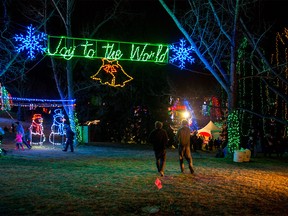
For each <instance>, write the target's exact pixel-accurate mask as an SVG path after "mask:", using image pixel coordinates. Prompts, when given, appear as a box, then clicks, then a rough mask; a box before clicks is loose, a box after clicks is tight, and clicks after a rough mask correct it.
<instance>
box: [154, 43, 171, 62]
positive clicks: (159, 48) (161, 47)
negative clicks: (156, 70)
mask: <svg viewBox="0 0 288 216" xmlns="http://www.w3.org/2000/svg"><path fill="white" fill-rule="evenodd" d="M162 49H163V46H162V45H159V47H158V50H157V55H156V58H155V60H156V62H164V60H165V57H167V54H168V51H169V48H168V47H167V49H166V51H165V53H163V54H161V51H162ZM160 54H161V55H160Z"/></svg>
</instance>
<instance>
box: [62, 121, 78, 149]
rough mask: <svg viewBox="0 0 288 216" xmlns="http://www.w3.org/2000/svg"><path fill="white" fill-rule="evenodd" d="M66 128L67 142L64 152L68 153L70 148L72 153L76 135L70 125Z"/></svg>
mask: <svg viewBox="0 0 288 216" xmlns="http://www.w3.org/2000/svg"><path fill="white" fill-rule="evenodd" d="M65 128H66V142H65V148H64V149H63V150H62V151H65V152H66V151H67V150H68V148H69V146H70V150H71V152H74V146H73V142H74V136H75V133H74V132H73V131H72V129H71V127H70V125H66V126H65Z"/></svg>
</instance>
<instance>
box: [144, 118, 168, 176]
mask: <svg viewBox="0 0 288 216" xmlns="http://www.w3.org/2000/svg"><path fill="white" fill-rule="evenodd" d="M162 127H163V123H162V122H160V121H156V122H155V128H154V129H153V130H152V131H151V133H150V134H149V137H148V141H149V142H150V143H151V144H152V145H153V150H154V153H155V159H156V167H157V170H158V172H159V173H160V175H161V176H164V169H165V165H166V145H167V144H168V135H167V132H166V130H164V129H163V128H162Z"/></svg>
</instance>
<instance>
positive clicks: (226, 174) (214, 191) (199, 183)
mask: <svg viewBox="0 0 288 216" xmlns="http://www.w3.org/2000/svg"><path fill="white" fill-rule="evenodd" d="M151 149H152V148H150V147H147V146H137V147H135V146H133V147H131V148H129V145H123V146H122V145H121V146H120V145H119V146H117V145H116V144H114V145H111V146H109V145H108V144H103V145H101V144H99V145H95V146H80V147H78V148H76V150H75V152H74V153H70V152H62V151H61V149H60V148H58V149H57V148H56V149H49V150H48V151H45V149H44V150H43V147H35V148H32V150H25V151H22V152H20V151H18V152H16V151H15V150H11V151H10V152H9V153H8V154H7V155H6V156H1V157H0V170H1V171H0V172H1V174H0V184H1V187H0V194H1V202H0V215H3V216H8V215H13V216H15V215H189V216H191V215H227V216H228V215H229V216H230V215H241V216H247V215H279V216H280V215H281V216H284V215H288V211H287V209H288V168H287V161H288V160H287V158H284V159H282V160H280V159H275V158H274V159H266V158H263V157H260V158H255V159H252V160H251V161H250V162H245V163H236V162H233V160H232V159H231V158H230V159H227V158H215V157H214V154H213V155H211V154H210V155H209V154H206V153H203V152H200V153H193V163H194V167H195V174H193V175H191V174H189V169H188V167H187V165H186V164H185V165H186V168H187V170H186V173H185V174H181V173H180V167H179V163H178V157H177V150H176V149H169V150H168V153H167V166H166V171H165V176H164V177H160V175H159V174H158V173H157V172H156V166H155V162H154V154H153V152H152V150H151ZM286 157H287V156H286ZM157 178H159V180H160V181H161V184H162V188H161V189H158V187H157V186H156V185H155V181H156V179H157Z"/></svg>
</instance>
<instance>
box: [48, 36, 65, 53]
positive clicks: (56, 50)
mask: <svg viewBox="0 0 288 216" xmlns="http://www.w3.org/2000/svg"><path fill="white" fill-rule="evenodd" d="M62 40H63V38H61V39H60V41H59V43H58V45H57V47H56V49H55V52H54V53H51V52H50V49H51V48H50V47H49V48H48V55H56V53H58V50H59V48H60V46H61V44H62Z"/></svg>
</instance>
